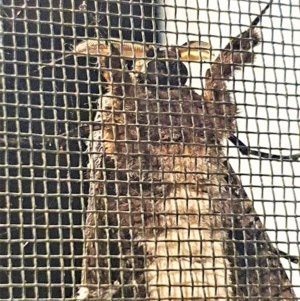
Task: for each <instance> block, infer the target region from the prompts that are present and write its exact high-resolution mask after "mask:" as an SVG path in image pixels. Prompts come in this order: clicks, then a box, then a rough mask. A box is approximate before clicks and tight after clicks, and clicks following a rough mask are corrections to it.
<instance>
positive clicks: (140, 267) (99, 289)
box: [75, 6, 296, 301]
mask: <svg viewBox="0 0 300 301" xmlns="http://www.w3.org/2000/svg"><path fill="white" fill-rule="evenodd" d="M267 8H268V6H267V7H266V8H265V9H264V10H263V11H262V14H261V16H262V15H263V13H264V12H265V11H266V9H267ZM261 16H258V17H257V18H256V19H255V20H254V21H253V23H252V24H251V26H250V28H249V29H248V30H246V31H245V32H243V33H241V34H240V35H239V36H237V37H235V38H232V39H231V40H230V41H229V43H228V44H227V46H226V47H225V48H224V49H223V50H221V51H220V53H219V55H218V56H217V57H216V59H214V60H213V61H212V62H211V66H210V68H209V69H208V70H207V72H206V78H205V88H204V90H203V93H202V95H199V94H197V93H196V92H195V91H193V90H192V89H191V88H190V87H187V86H185V82H186V78H187V76H188V75H187V70H186V68H185V67H184V65H183V63H182V61H185V60H187V61H201V60H206V59H211V51H210V49H209V47H208V45H206V44H205V43H199V44H198V43H196V44H194V43H192V44H186V45H183V46H182V47H170V48H168V47H167V48H165V49H158V48H156V47H155V46H153V45H144V44H131V43H127V42H126V43H124V42H121V41H116V40H115V41H113V40H110V41H104V40H101V39H100V40H97V41H95V40H90V41H87V42H83V43H81V44H79V45H78V46H77V47H76V49H75V53H76V55H89V56H96V57H98V64H99V69H100V72H101V73H102V75H103V77H104V79H105V83H103V86H104V88H105V93H104V94H103V95H102V96H101V97H100V98H99V101H98V110H97V113H96V116H95V121H94V123H93V126H92V128H91V133H90V141H89V145H88V146H89V150H88V152H89V160H90V162H89V169H90V193H89V200H88V208H87V216H86V225H85V229H84V238H85V245H84V262H83V270H82V281H81V287H80V290H79V293H78V297H77V299H78V300H85V299H89V298H90V299H92V300H111V299H122V300H139V299H145V298H146V299H147V300H172V301H173V300H174V301H175V300H251V301H254V300H257V301H258V300H276V299H278V300H279V299H280V300H296V298H295V296H294V293H293V291H292V289H291V287H290V283H289V281H288V278H287V276H286V274H285V272H284V270H283V269H282V267H281V264H280V261H279V257H278V254H277V253H276V252H275V251H274V250H273V249H272V247H271V246H270V244H269V241H268V237H267V235H266V233H265V231H264V229H263V225H262V224H261V223H260V221H259V219H258V218H257V216H256V214H255V212H254V209H253V204H252V202H251V201H250V200H249V199H248V197H247V195H246V193H245V192H244V190H243V188H242V186H241V184H240V182H239V179H238V178H237V176H235V175H234V172H233V171H232V170H231V168H230V165H229V164H228V162H227V160H226V158H225V150H224V146H223V141H224V139H226V138H228V137H229V136H230V135H231V134H232V133H234V131H235V118H236V114H237V112H236V106H235V104H234V103H233V102H232V100H231V97H230V94H229V92H228V91H227V90H226V81H227V80H228V79H229V77H230V76H234V72H235V70H238V69H241V68H243V66H244V64H247V63H248V64H249V63H250V64H251V63H252V62H253V61H254V52H253V48H254V47H255V46H256V45H257V44H258V43H259V41H260V36H259V33H258V31H257V30H256V28H255V27H256V25H257V24H258V22H259V21H260V19H261ZM128 60H131V61H133V68H132V69H129V68H127V65H126V61H128Z"/></svg>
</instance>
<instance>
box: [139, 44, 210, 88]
mask: <svg viewBox="0 0 300 301" xmlns="http://www.w3.org/2000/svg"><path fill="white" fill-rule="evenodd" d="M210 58H211V50H210V45H209V44H208V43H204V42H201V43H199V42H191V43H185V44H184V45H182V46H180V47H174V46H173V47H166V48H156V47H150V48H149V49H148V50H147V53H146V58H145V61H144V62H142V61H139V62H138V64H137V65H136V68H135V70H138V71H139V72H140V79H141V78H142V81H144V82H147V84H150V85H155V84H156V85H158V86H159V87H160V88H163V87H171V88H172V87H179V86H184V85H185V83H186V81H187V78H188V70H187V68H186V66H185V64H184V63H183V62H200V61H204V60H209V59H210ZM142 66H144V68H143V67H142ZM141 74H143V75H142V76H141Z"/></svg>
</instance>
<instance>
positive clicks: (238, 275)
mask: <svg viewBox="0 0 300 301" xmlns="http://www.w3.org/2000/svg"><path fill="white" fill-rule="evenodd" d="M227 167H228V171H229V173H228V179H227V181H228V188H229V189H228V193H229V194H228V202H229V203H231V205H230V206H224V207H223V208H224V216H228V217H229V216H230V215H231V216H232V221H233V222H232V230H230V232H229V236H228V243H227V252H228V256H229V258H230V262H231V265H232V268H233V271H234V272H233V273H232V275H233V279H232V281H233V283H234V284H235V285H236V289H235V293H236V295H237V296H239V298H240V299H239V300H251V301H257V300H297V298H296V296H295V293H294V292H293V289H292V286H291V283H290V281H289V279H288V277H287V275H286V272H285V270H284V269H283V267H282V265H281V262H280V259H279V255H278V252H276V250H275V249H274V248H273V247H272V245H271V243H270V240H269V238H268V235H267V233H266V231H265V229H264V226H263V224H262V223H261V220H260V218H259V217H258V216H257V214H256V212H255V209H254V207H253V201H251V200H250V199H249V198H248V197H247V194H246V192H245V190H244V188H243V186H242V184H241V182H240V180H239V178H238V176H237V175H236V174H235V173H234V171H233V169H232V168H231V166H230V165H229V163H228V162H227ZM224 198H225V196H224ZM228 208H231V210H232V212H230V210H228Z"/></svg>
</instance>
